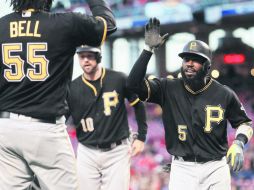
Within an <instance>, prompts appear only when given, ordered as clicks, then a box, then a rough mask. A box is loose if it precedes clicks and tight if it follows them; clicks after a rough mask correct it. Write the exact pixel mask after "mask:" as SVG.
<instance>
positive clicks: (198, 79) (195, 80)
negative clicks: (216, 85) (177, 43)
mask: <svg viewBox="0 0 254 190" xmlns="http://www.w3.org/2000/svg"><path fill="white" fill-rule="evenodd" d="M181 74H182V77H183V81H184V83H185V84H187V85H188V86H189V87H190V88H191V89H192V90H193V91H194V92H196V91H198V90H200V89H202V88H203V87H204V86H205V77H206V75H207V73H206V72H205V71H204V68H202V69H200V70H199V71H197V72H196V75H195V76H193V77H191V78H190V77H187V76H186V75H185V73H184V70H183V67H182V68H181Z"/></svg>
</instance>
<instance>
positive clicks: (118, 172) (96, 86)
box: [68, 46, 147, 190]
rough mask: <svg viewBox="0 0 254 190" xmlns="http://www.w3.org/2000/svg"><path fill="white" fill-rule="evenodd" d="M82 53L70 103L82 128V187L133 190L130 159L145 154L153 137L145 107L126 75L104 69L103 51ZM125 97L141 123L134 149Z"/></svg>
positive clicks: (80, 50)
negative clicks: (147, 140) (148, 136)
mask: <svg viewBox="0 0 254 190" xmlns="http://www.w3.org/2000/svg"><path fill="white" fill-rule="evenodd" d="M76 52H77V54H78V57H79V63H80V66H81V68H82V69H83V74H82V75H81V76H79V77H78V78H77V79H75V80H74V81H73V82H72V83H71V85H70V93H69V96H68V104H69V107H70V113H71V115H72V117H73V121H74V124H75V125H76V126H77V128H76V131H77V133H76V134H77V138H78V141H79V144H78V149H77V167H78V175H79V179H80V187H81V189H93V190H119V189H121V190H129V181H130V157H131V154H132V156H135V155H136V154H138V153H140V152H141V151H142V150H143V149H144V141H145V138H146V133H147V124H146V115H145V109H144V105H143V103H142V102H141V101H140V100H139V99H138V98H137V96H136V95H135V94H133V93H132V92H130V91H129V90H128V89H127V88H126V78H127V77H126V76H125V75H124V74H123V73H120V72H116V71H113V70H109V69H105V68H103V67H101V66H100V64H99V63H100V62H101V49H100V48H98V47H91V46H81V47H79V48H77V51H76ZM125 98H127V99H128V100H129V102H130V105H131V106H133V107H134V110H135V114H136V120H137V124H138V135H137V138H136V139H134V142H133V143H132V147H130V146H131V144H130V141H129V135H130V133H129V126H128V120H127V112H126V108H125V101H124V100H125ZM131 148H132V150H131Z"/></svg>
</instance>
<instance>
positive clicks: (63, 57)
mask: <svg viewBox="0 0 254 190" xmlns="http://www.w3.org/2000/svg"><path fill="white" fill-rule="evenodd" d="M87 21H89V22H90V21H94V20H93V18H90V20H89V19H87V18H84V16H81V15H78V14H74V13H62V14H59V13H58V14H51V13H48V12H33V11H32V12H29V11H27V12H23V13H19V12H15V13H11V14H9V15H6V16H5V17H3V18H1V19H0V45H1V53H0V60H1V62H0V74H1V75H0V111H9V112H14V113H19V114H24V115H28V116H32V117H37V118H44V117H45V118H48V117H55V116H60V115H63V114H64V112H65V110H64V107H65V104H64V100H65V98H66V85H67V84H68V82H69V81H70V80H71V75H72V62H73V55H74V53H75V47H76V46H78V45H81V44H82V43H84V42H87V43H92V44H94V45H99V44H100V42H101V40H100V39H101V37H100V34H98V35H97V33H96V32H95V31H96V30H95V29H94V28H95V27H94V28H92V27H93V26H94V25H93V24H90V23H89V22H87ZM82 24H84V25H83V26H80V25H82ZM85 26H87V28H86V27H85ZM102 27H103V26H102ZM93 35H97V38H92V37H93Z"/></svg>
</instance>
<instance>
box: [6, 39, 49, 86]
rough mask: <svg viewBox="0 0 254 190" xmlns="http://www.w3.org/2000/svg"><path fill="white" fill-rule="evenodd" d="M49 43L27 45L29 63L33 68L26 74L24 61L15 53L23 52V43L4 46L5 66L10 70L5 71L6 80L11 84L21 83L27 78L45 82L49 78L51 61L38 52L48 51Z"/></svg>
mask: <svg viewBox="0 0 254 190" xmlns="http://www.w3.org/2000/svg"><path fill="white" fill-rule="evenodd" d="M47 50H48V45H47V43H27V51H26V52H27V56H26V57H27V60H26V61H27V63H28V64H29V65H30V66H31V68H29V69H27V72H26V73H25V71H24V70H25V69H24V62H25V61H24V60H22V59H21V57H20V56H18V55H14V53H17V52H21V51H23V50H22V43H9V44H2V56H3V64H4V65H6V66H7V67H8V68H9V69H5V70H4V78H5V79H6V80H7V81H9V82H20V81H22V80H23V79H24V77H25V76H27V77H28V78H29V79H30V80H31V81H45V80H46V79H47V78H48V77H49V73H48V64H49V60H48V59H46V57H45V56H44V55H36V52H39V51H47Z"/></svg>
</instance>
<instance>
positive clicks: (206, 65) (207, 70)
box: [203, 60, 211, 74]
mask: <svg viewBox="0 0 254 190" xmlns="http://www.w3.org/2000/svg"><path fill="white" fill-rule="evenodd" d="M210 68H211V64H210V62H209V61H208V60H206V61H205V62H204V63H203V71H204V72H205V73H206V74H208V72H209V70H210Z"/></svg>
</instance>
